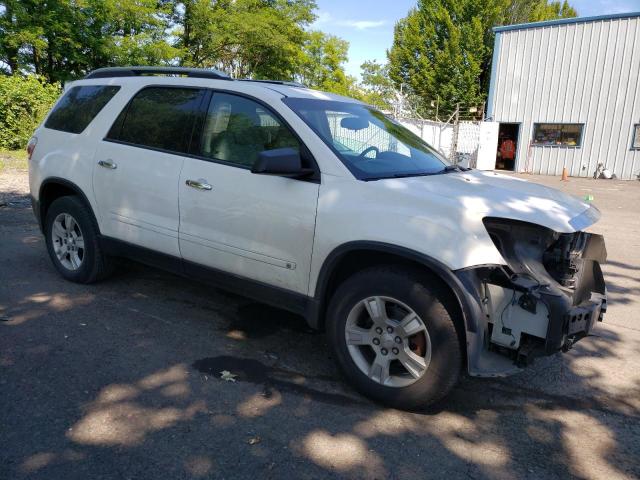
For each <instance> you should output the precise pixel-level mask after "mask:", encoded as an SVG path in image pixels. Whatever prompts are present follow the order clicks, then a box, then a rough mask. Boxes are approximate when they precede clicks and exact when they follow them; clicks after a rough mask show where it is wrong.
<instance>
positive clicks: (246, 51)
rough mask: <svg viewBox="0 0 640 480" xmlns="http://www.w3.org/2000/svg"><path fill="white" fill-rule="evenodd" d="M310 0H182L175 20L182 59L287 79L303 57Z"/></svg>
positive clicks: (247, 74)
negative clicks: (182, 52) (214, 0)
mask: <svg viewBox="0 0 640 480" xmlns="http://www.w3.org/2000/svg"><path fill="white" fill-rule="evenodd" d="M314 8H315V2H313V1H312V0H270V1H267V0H233V1H231V0H226V1H216V2H211V0H187V1H184V2H181V4H180V8H177V9H176V11H177V12H178V13H177V15H176V17H175V20H176V23H177V25H178V27H177V28H176V30H175V31H174V35H175V36H176V37H177V38H178V42H177V44H176V46H177V47H178V48H181V49H182V50H183V51H184V55H183V57H182V59H181V62H182V63H183V64H184V65H189V66H198V67H216V68H219V69H221V70H224V71H226V72H228V73H230V74H231V75H233V76H235V77H239V78H241V77H252V78H282V79H292V78H293V75H294V73H295V72H296V70H297V67H298V65H299V64H300V63H301V61H302V59H303V53H302V45H303V43H304V41H305V38H306V35H307V34H306V32H305V30H304V28H305V27H306V26H307V25H308V24H309V23H310V22H312V21H313V20H314V18H315V16H314V14H313V10H314Z"/></svg>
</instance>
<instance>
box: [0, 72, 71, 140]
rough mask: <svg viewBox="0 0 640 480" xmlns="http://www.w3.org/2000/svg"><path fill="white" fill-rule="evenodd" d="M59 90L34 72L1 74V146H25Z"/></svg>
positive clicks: (57, 85)
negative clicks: (26, 74) (33, 73)
mask: <svg viewBox="0 0 640 480" xmlns="http://www.w3.org/2000/svg"><path fill="white" fill-rule="evenodd" d="M60 93H61V88H60V85H59V84H53V85H52V84H49V83H46V82H45V81H44V79H42V78H41V77H37V76H35V75H28V76H23V75H11V76H7V75H0V148H6V149H10V150H17V149H21V148H25V147H26V145H27V142H28V141H29V138H31V135H32V134H33V131H34V130H35V129H36V128H37V127H38V125H39V124H40V122H41V121H42V118H43V117H44V116H45V115H46V114H47V112H48V111H49V110H50V109H51V107H52V106H53V104H54V102H55V101H56V100H57V98H58V96H59V95H60Z"/></svg>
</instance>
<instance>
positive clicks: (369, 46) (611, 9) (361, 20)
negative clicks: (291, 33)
mask: <svg viewBox="0 0 640 480" xmlns="http://www.w3.org/2000/svg"><path fill="white" fill-rule="evenodd" d="M316 2H317V4H318V11H317V14H318V19H317V20H316V22H315V24H314V25H313V28H314V29H318V30H322V31H323V32H326V33H331V34H333V35H337V36H338V37H340V38H343V39H345V40H347V41H348V42H349V62H348V63H347V65H346V70H347V73H348V74H349V75H353V76H355V77H357V78H360V65H361V64H362V63H363V62H364V61H365V60H377V61H378V62H381V63H382V62H384V61H385V60H386V51H387V49H388V48H389V47H390V46H391V43H392V42H393V26H394V25H395V23H396V22H397V21H398V20H399V19H400V18H402V17H404V16H406V15H407V12H408V11H409V9H410V8H411V7H413V6H414V5H415V4H416V0H316ZM569 3H570V4H571V5H572V6H573V7H574V8H575V9H576V10H578V13H579V15H580V16H593V15H608V14H612V13H622V12H640V0H569Z"/></svg>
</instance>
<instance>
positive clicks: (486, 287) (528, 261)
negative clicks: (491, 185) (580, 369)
mask: <svg viewBox="0 0 640 480" xmlns="http://www.w3.org/2000/svg"><path fill="white" fill-rule="evenodd" d="M484 224H485V227H486V229H487V231H488V232H489V235H490V237H491V239H492V240H493V243H494V244H495V246H496V248H497V249H498V250H499V251H500V253H501V255H502V256H503V258H504V259H505V261H506V262H507V265H501V266H486V267H480V268H477V269H473V271H472V272H471V271H468V272H465V273H464V274H461V277H462V279H463V283H464V284H465V286H466V287H467V289H468V290H469V289H473V290H472V291H473V296H474V297H476V299H477V300H478V303H479V307H480V310H481V312H482V315H483V318H484V319H485V322H484V324H483V325H480V326H479V328H481V329H482V331H481V332H478V333H479V334H480V337H482V342H483V345H482V349H481V350H482V351H479V350H480V349H478V350H476V355H479V356H480V357H482V356H484V358H478V361H477V364H478V369H477V372H476V374H478V375H483V374H485V373H487V374H490V375H491V374H499V370H500V369H499V368H497V366H496V365H497V364H496V362H495V361H489V362H488V360H490V358H491V355H487V353H486V352H490V353H492V354H499V355H500V356H502V357H506V358H509V359H510V360H511V361H512V362H511V363H512V365H514V364H515V365H516V366H518V367H521V366H525V365H527V364H529V363H531V362H532V361H533V359H534V358H535V357H536V356H541V355H550V354H553V353H555V352H557V351H559V350H563V351H568V350H569V349H570V348H571V347H572V346H573V344H574V343H575V342H577V341H578V340H580V339H581V338H583V337H585V336H587V335H588V334H589V332H590V331H591V330H592V328H593V326H594V324H595V322H596V321H602V319H603V315H604V312H605V311H606V307H607V302H606V287H605V283H604V278H603V275H602V270H601V269H600V263H602V262H604V261H606V249H605V246H604V239H603V237H602V236H601V235H596V234H591V233H585V232H575V233H558V232H554V231H553V230H550V229H548V228H545V227H542V226H539V225H534V224H531V223H526V222H520V221H514V220H505V219H499V218H485V219H484ZM471 350H472V351H473V349H471ZM470 360H472V359H470ZM487 362H488V363H487ZM498 363H499V362H498ZM487 365H489V367H487ZM485 370H486V372H485ZM470 371H472V372H473V369H470Z"/></svg>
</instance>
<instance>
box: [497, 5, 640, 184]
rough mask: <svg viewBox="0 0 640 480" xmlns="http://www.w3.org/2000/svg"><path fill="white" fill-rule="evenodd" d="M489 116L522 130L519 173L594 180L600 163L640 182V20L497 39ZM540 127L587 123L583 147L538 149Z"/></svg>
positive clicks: (546, 28)
mask: <svg viewBox="0 0 640 480" xmlns="http://www.w3.org/2000/svg"><path fill="white" fill-rule="evenodd" d="M496 35H499V36H500V39H499V40H498V41H497V42H496V45H497V46H498V48H499V52H498V54H497V56H496V59H497V68H495V70H494V71H495V78H494V79H492V83H493V88H494V91H493V93H492V95H491V99H492V105H489V115H490V116H491V117H492V118H493V120H495V121H497V122H513V123H519V124H520V137H519V143H518V152H517V166H516V168H517V170H518V171H529V172H532V173H542V174H550V175H560V174H561V173H562V168H563V167H564V166H566V167H567V168H568V169H569V174H570V175H572V176H591V175H593V173H594V171H595V170H596V167H597V165H598V163H603V164H604V165H605V166H606V167H607V168H609V169H611V170H612V171H613V172H614V173H615V174H616V175H617V176H618V178H621V179H632V178H633V179H636V178H638V175H639V174H640V151H638V150H633V149H632V148H631V145H632V140H633V125H634V124H636V123H640V93H639V92H638V90H640V78H639V74H640V51H639V48H640V18H639V17H632V18H619V19H604V20H597V21H587V22H578V23H569V24H560V25H543V26H538V27H535V26H532V27H529V28H522V29H515V30H507V31H502V32H499V33H497V34H496ZM534 123H582V124H584V128H583V132H582V145H581V146H580V147H579V148H573V147H537V146H530V142H531V140H532V139H533V124H534Z"/></svg>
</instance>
